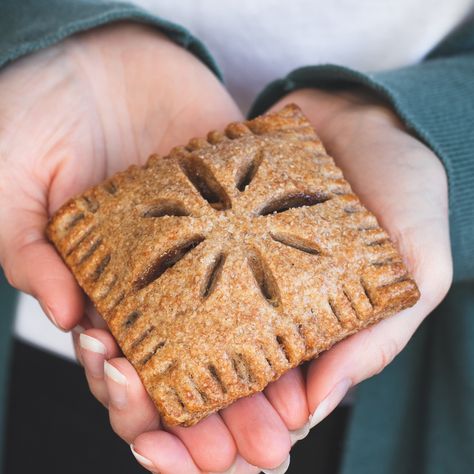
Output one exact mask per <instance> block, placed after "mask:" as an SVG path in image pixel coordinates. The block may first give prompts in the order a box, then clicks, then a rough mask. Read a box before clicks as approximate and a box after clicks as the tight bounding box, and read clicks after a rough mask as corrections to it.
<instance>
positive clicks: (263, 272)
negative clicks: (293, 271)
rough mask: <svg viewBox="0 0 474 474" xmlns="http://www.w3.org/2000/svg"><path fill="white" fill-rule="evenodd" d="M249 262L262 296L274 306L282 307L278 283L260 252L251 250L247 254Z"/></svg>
mask: <svg viewBox="0 0 474 474" xmlns="http://www.w3.org/2000/svg"><path fill="white" fill-rule="evenodd" d="M247 262H248V265H249V267H250V270H251V271H252V274H253V276H254V279H255V282H256V283H257V286H258V288H259V289H260V292H261V293H262V296H263V297H264V298H265V299H266V300H267V302H268V303H270V304H271V305H272V306H275V307H278V306H280V303H281V301H280V291H279V289H278V285H277V282H276V280H275V277H274V276H273V274H272V272H271V270H270V268H269V267H268V266H267V264H266V263H265V261H264V260H263V258H262V256H261V255H260V254H259V252H257V251H256V250H255V249H250V250H249V251H248V254H247Z"/></svg>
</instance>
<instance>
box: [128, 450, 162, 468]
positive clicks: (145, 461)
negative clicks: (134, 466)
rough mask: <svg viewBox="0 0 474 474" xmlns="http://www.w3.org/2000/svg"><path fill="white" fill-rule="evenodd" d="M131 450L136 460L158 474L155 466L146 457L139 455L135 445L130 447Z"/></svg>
mask: <svg viewBox="0 0 474 474" xmlns="http://www.w3.org/2000/svg"><path fill="white" fill-rule="evenodd" d="M130 449H131V450H132V454H133V455H134V456H135V459H136V460H137V461H138V462H139V463H140V464H141V465H142V466H143V467H146V468H147V469H148V470H150V471H152V472H158V471H157V470H156V468H155V466H154V464H153V463H152V462H151V461H150V460H149V459H147V458H146V457H145V456H142V455H141V454H138V453H137V452H136V451H135V448H134V447H133V444H131V445H130Z"/></svg>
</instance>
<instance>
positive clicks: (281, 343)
mask: <svg viewBox="0 0 474 474" xmlns="http://www.w3.org/2000/svg"><path fill="white" fill-rule="evenodd" d="M275 339H276V342H277V343H278V345H279V346H280V350H281V352H282V353H283V355H284V356H285V359H286V361H287V362H290V355H289V354H288V351H287V349H286V345H285V341H284V339H283V338H282V337H281V336H276V338H275Z"/></svg>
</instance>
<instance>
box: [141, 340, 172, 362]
mask: <svg viewBox="0 0 474 474" xmlns="http://www.w3.org/2000/svg"><path fill="white" fill-rule="evenodd" d="M165 344H166V341H160V342H159V343H158V344H156V345H155V346H154V347H153V349H152V350H151V351H150V352H148V354H147V355H146V356H145V357H143V359H142V360H141V361H140V362H139V364H140V365H145V364H146V363H147V362H149V361H150V360H151V358H152V357H154V356H155V355H156V353H157V352H158V351H159V350H160V349H161V348H162V347H163V346H164V345H165Z"/></svg>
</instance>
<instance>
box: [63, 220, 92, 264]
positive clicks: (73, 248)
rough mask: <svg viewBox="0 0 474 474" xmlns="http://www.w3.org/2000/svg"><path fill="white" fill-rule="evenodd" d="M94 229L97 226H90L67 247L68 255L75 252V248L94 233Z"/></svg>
mask: <svg viewBox="0 0 474 474" xmlns="http://www.w3.org/2000/svg"><path fill="white" fill-rule="evenodd" d="M94 230H95V226H91V227H89V229H87V230H86V231H85V232H84V234H83V235H82V236H81V238H80V239H79V240H78V241H76V242H74V244H73V245H72V246H71V247H69V248H68V249H67V252H66V257H69V255H71V254H72V252H74V250H76V249H77V248H78V247H79V245H81V244H82V243H83V242H84V241H85V240H86V239H87V238H88V237H89V236H90V235H91V234H92V232H93V231H94Z"/></svg>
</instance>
